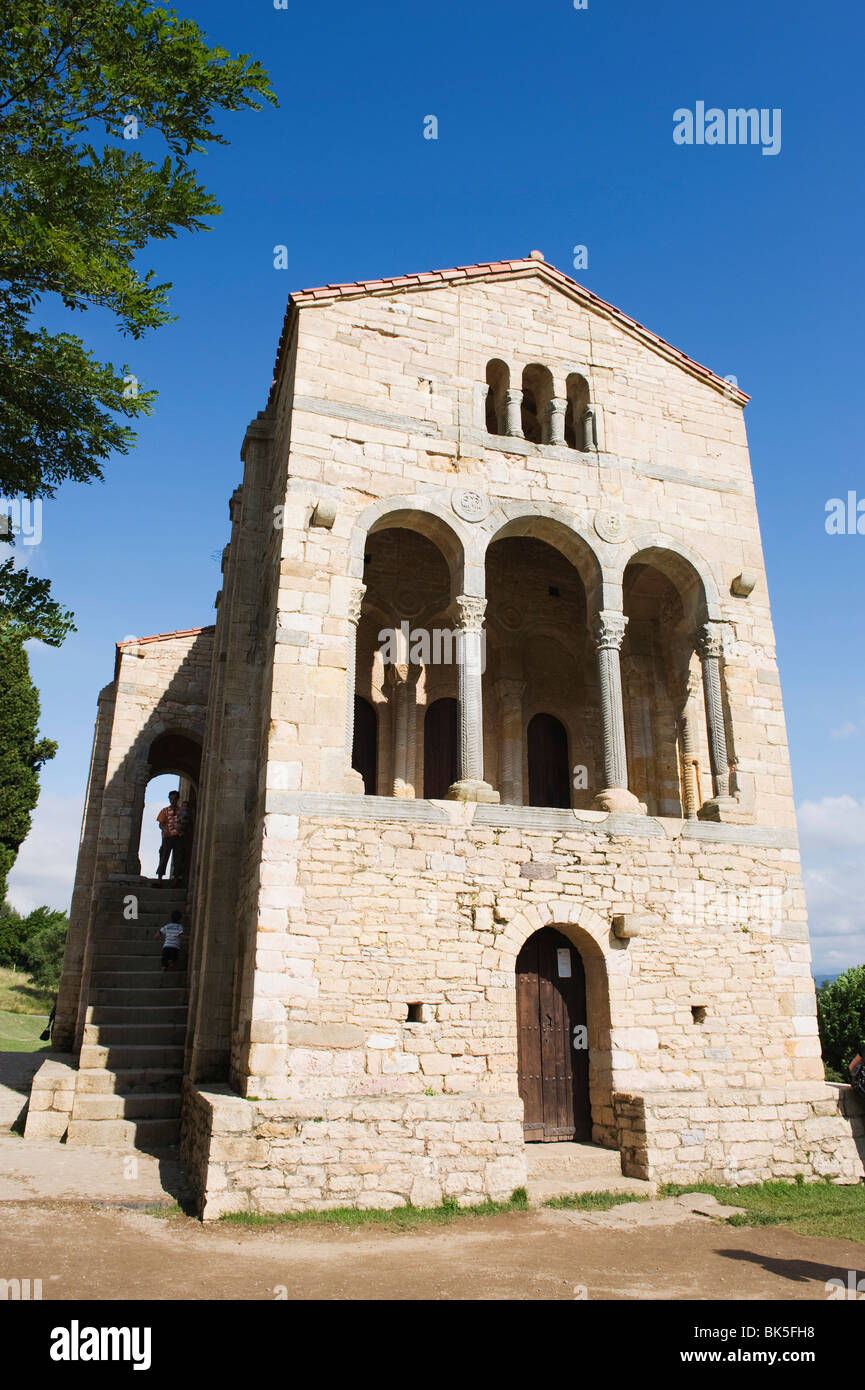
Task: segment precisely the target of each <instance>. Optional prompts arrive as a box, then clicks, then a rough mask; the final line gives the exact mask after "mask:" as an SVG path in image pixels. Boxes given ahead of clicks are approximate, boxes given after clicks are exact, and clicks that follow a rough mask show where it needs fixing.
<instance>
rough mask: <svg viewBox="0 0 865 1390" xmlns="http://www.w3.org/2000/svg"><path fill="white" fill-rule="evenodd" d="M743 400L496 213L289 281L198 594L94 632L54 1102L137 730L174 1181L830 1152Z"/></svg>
mask: <svg viewBox="0 0 865 1390" xmlns="http://www.w3.org/2000/svg"><path fill="white" fill-rule="evenodd" d="M746 401H747V397H746V396H745V395H744V394H743V393H742V392H741V391H740V390H739V389H738V388H737V387H736V386H735V385H734V384H732V383H730V382H727V381H725V380H722V379H721V378H719V377H718V376H716V375H715V374H714V373H712V372H711V371H709V370H707V369H706V368H703V367H701V366H699V365H698V364H697V363H695V362H693V361H691V360H690V359H689V358H687V357H686V356H685V355H684V354H683V353H681V352H679V351H678V350H676V349H675V348H673V347H671V346H670V345H669V344H667V343H665V342H664V341H662V340H661V339H659V338H658V337H656V336H655V335H654V334H652V333H651V332H649V331H648V330H647V329H645V328H643V327H642V326H641V325H640V324H638V323H636V322H634V321H633V320H632V319H630V318H628V317H627V316H626V315H624V314H623V313H621V312H620V311H618V310H617V309H615V308H613V307H612V306H610V305H608V304H606V303H604V302H602V301H601V300H599V299H597V298H596V297H595V296H594V295H592V294H590V293H589V292H588V291H586V290H585V289H582V288H581V287H580V286H578V285H577V284H575V283H574V282H573V281H572V280H570V279H569V278H568V277H567V276H565V275H563V274H562V273H561V272H559V271H557V270H555V269H554V268H553V267H551V266H550V265H548V264H547V263H546V262H545V261H544V260H543V258H542V257H540V256H539V255H538V253H534V252H533V253H532V254H531V256H529V257H527V258H526V259H524V260H519V261H513V262H503V263H496V264H490V265H480V266H472V267H467V268H462V269H458V270H452V271H444V272H437V273H431V274H427V275H416V276H404V277H400V278H397V279H392V280H383V281H374V282H366V283H361V284H352V285H331V286H327V287H324V288H322V289H316V290H311V291H305V292H303V293H300V294H297V295H294V296H292V298H291V299H290V301H289V307H288V311H287V314H286V319H285V325H284V330H283V334H282V339H281V342H280V346H279V353H278V357H277V362H276V369H275V376H274V381H273V386H272V389H271V393H270V398H269V401H268V404H267V407H266V409H265V410H264V411H262V412H261V413H260V414H259V416H258V417H257V418H256V419H255V420H254V421H253V422H252V423H251V425H250V426H249V428H248V430H247V434H246V438H245V441H244V445H243V451H242V458H243V461H244V473H243V481H242V484H241V486H240V487H239V488H238V490H237V491H236V492H235V494H234V496H233V498H232V499H231V504H230V513H231V537H230V542H229V544H228V546H227V547H226V551H225V554H224V557H223V571H224V584H223V588H222V590H221V593H220V595H219V596H218V599H217V619H216V624H215V627H214V628H213V629H203V630H200V631H196V632H190V633H181V634H169V635H168V636H166V637H163V638H159V639H147V640H146V641H142V642H140V643H134V644H121V646H120V647H119V649H118V666H117V671H116V675H115V681H114V683H113V684H112V685H111V686H109V687H107V688H106V690H105V691H104V692H103V694H102V697H101V700H100V716H99V721H98V723H97V730H96V739H95V745H94V757H93V766H92V770H91V780H90V789H89V793H88V804H87V812H86V816H85V822H84V831H83V838H82V847H81V855H80V858H79V869H78V879H77V883H76V890H75V902H74V906H73V922H72V930H71V934H70V945H69V950H68V955H67V965H66V971H65V974H64V982H63V988H62V991H61V1005H60V1010H59V1013H58V1042H59V1044H60V1045H61V1046H63V1047H64V1048H65V1049H67V1051H69V1052H71V1053H72V1054H73V1056H75V1055H78V1060H79V1065H78V1068H77V1077H78V1078H79V1079H78V1080H75V1081H70V1080H69V1078H68V1077H67V1079H66V1081H65V1082H64V1083H63V1086H60V1084H59V1083H57V1082H56V1080H55V1082H52V1083H51V1084H52V1085H54V1090H53V1091H52V1092H51V1094H52V1096H57V1097H60V1098H59V1099H57V1100H55V1101H53V1102H51V1104H53V1106H54V1108H55V1109H56V1111H57V1112H58V1113H60V1114H62V1112H63V1111H64V1106H67V1100H68V1095H69V1093H70V1090H72V1091H75V1090H80V1087H81V1085H82V1081H81V1079H80V1078H81V1077H82V1075H83V1074H84V1073H86V1072H88V1071H89V1070H91V1069H92V1067H93V1064H94V1063H95V1062H99V1063H100V1065H101V1066H103V1067H105V1066H110V1064H111V1048H110V1043H109V1045H108V1047H107V1050H106V1051H104V1052H103V1053H102V1054H100V1055H99V1056H97V1057H94V1056H90V1055H89V1054H86V1053H84V1052H80V1049H82V1048H85V1049H86V1048H87V1046H88V1039H90V1040H95V1042H96V1043H97V1044H98V1042H99V1034H98V1024H97V1025H94V1024H93V1019H94V1017H95V1015H94V1014H93V1013H92V1008H93V995H92V989H91V985H90V981H89V964H88V961H89V956H88V952H89V951H90V952H92V944H91V943H92V940H93V938H94V923H95V922H96V921H97V918H98V915H99V912H100V911H102V912H103V915H104V913H105V912H106V911H107V912H108V913H109V915H110V913H111V912H112V911H114V912H116V911H118V910H119V899H118V894H121V893H122V894H124V895H126V894H128V893H133V894H134V893H135V891H136V885H137V884H140V882H141V880H140V879H139V878H137V875H138V873H139V866H138V864H137V862H136V860H135V844H136V826H137V821H136V817H137V816H139V815H140V809H138V810H137V809H136V808H140V804H141V798H142V796H143V786H144V784H145V783H146V780H147V777H148V776H151V775H154V769H157V770H162V769H164V768H168V769H169V770H172V771H173V770H179V771H181V772H183V773H184V774H185V775H187V776H189V777H190V778H191V779H192V780H193V782H194V784H195V786H196V788H197V791H198V807H199V812H198V827H197V847H196V851H195V856H194V863H193V874H192V879H191V883H190V890H189V899H188V907H189V913H190V920H191V928H192V929H191V945H190V954H189V966H188V981H189V1003H188V1021H187V1023H186V1026H185V1028H184V1030H183V1044H182V1046H183V1055H182V1068H181V1071H182V1087H183V1101H182V1141H181V1142H182V1149H183V1154H184V1157H185V1159H186V1162H187V1165H188V1168H189V1170H190V1172H191V1174H192V1175H193V1179H194V1181H195V1184H196V1187H197V1190H198V1192H199V1195H200V1201H201V1210H202V1213H203V1215H204V1216H205V1217H213V1216H217V1215H219V1214H221V1213H222V1212H225V1211H236V1210H240V1209H249V1210H259V1211H281V1210H299V1209H302V1208H305V1207H326V1206H335V1205H345V1204H349V1205H358V1206H389V1205H396V1204H399V1203H403V1202H407V1201H411V1202H413V1203H416V1204H424V1205H426V1204H430V1203H435V1202H437V1201H440V1200H441V1199H442V1197H454V1198H456V1199H457V1200H458V1201H459V1202H460V1203H468V1202H473V1201H477V1200H481V1199H483V1198H485V1197H490V1198H494V1199H502V1198H506V1197H508V1196H510V1194H511V1192H512V1191H513V1190H514V1189H515V1188H517V1187H519V1186H521V1185H522V1184H523V1182H524V1181H525V1139H526V1137H528V1138H547V1139H549V1138H564V1139H567V1138H568V1137H575V1136H579V1134H582V1135H583V1136H585V1137H588V1136H590V1137H591V1139H592V1140H593V1141H594V1142H595V1143H596V1144H599V1145H603V1146H605V1147H607V1148H611V1149H616V1150H618V1151H619V1152H620V1153H621V1156H622V1169H623V1172H624V1173H626V1174H629V1175H633V1176H642V1177H652V1178H660V1179H670V1180H689V1181H690V1180H694V1179H707V1178H714V1179H722V1180H731V1179H734V1178H735V1179H738V1180H742V1179H747V1178H762V1177H766V1176H769V1175H777V1176H793V1175H795V1174H796V1173H799V1172H802V1173H804V1174H806V1175H808V1176H813V1175H829V1176H832V1177H835V1178H836V1179H838V1180H841V1181H855V1180H857V1179H859V1178H861V1176H862V1159H861V1157H860V1155H859V1153H857V1136H858V1139H859V1143H860V1145H861V1130H862V1120H861V1116H860V1115H858V1114H853V1115H851V1114H844V1113H842V1110H841V1109H840V1108H839V1107H840V1106H841V1105H843V1106H845V1107H846V1108H847V1110H848V1111H849V1110H850V1108H851V1106H852V1105H853V1102H852V1101H851V1100H850V1097H849V1093H843V1095H841V1093H839V1091H838V1088H832V1087H829V1086H827V1085H826V1084H825V1083H824V1081H823V1068H822V1063H821V1058H820V1046H819V1040H818V1035H817V1024H816V1015H815V997H814V986H813V983H812V978H811V972H810V950H809V944H808V931H807V922H806V910H805V899H804V895H803V891H802V885H801V877H800V866H799V856H798V849H797V838H796V823H795V815H794V807H793V796H792V787H791V779H790V767H789V758H788V751H787V742H786V733H785V726H784V714H783V708H782V701H781V690H780V685H779V679H778V670H777V666H776V662H775V648H774V637H773V631H772V623H771V616H770V607H769V597H768V592H767V585H766V576H765V571H764V565H763V556H762V548H761V542H760V534H759V527H758V519H757V511H756V505H755V499H754V491H753V485H752V478H751V470H750V463H749V457H748V446H747V441H746V434H745V425H744V418H743V407H744V405H745V403H746ZM160 739H161V740H162V742H161V743H160V741H159V740H160ZM172 739H173V740H174V742H171V740H172ZM166 740H167V742H166ZM184 740H187V744H184V742H183V741H184ZM154 749H155V752H154ZM184 749H185V751H184ZM196 759H200V764H199V762H197V761H196ZM100 904H101V906H100ZM106 904H107V906H106ZM532 952H534V953H535V954H534V955H532ZM545 952H546V954H544V953H545ZM550 952H552V954H550ZM542 960H543V961H547V962H549V961H552V962H553V964H552V965H549V964H538V962H540V961H542ZM532 962H534V963H532ZM521 990H522V991H523V993H522V994H521V993H520V991H521ZM533 991H534V992H533ZM545 991H546V993H545ZM523 999H525V1000H528V1001H529V1002H528V1003H527V1004H526V1003H524V1002H520V1001H521V1000H523ZM545 1000H546V1003H545ZM103 1002H104V1000H103ZM583 1025H584V1026H583ZM88 1026H90V1027H91V1028H93V1027H95V1028H96V1032H95V1034H93V1035H91V1034H88V1031H87V1030H88ZM562 1028H564V1030H565V1031H564V1033H563V1034H562ZM581 1029H582V1033H581V1031H580V1030H581ZM563 1039H564V1041H563ZM86 1063H89V1065H86ZM533 1067H534V1070H533ZM538 1067H539V1068H540V1070H538ZM541 1074H543V1075H542V1079H541V1081H540V1082H539V1081H538V1076H539V1075H541ZM563 1077H564V1082H563V1080H562V1078H563ZM544 1078H546V1079H544ZM45 1084H46V1085H47V1084H48V1082H47V1081H46V1083H45ZM94 1084H95V1083H94ZM557 1085H558V1086H559V1091H558V1092H556V1086H557ZM562 1085H564V1091H563V1090H562ZM539 1086H540V1090H539V1089H538V1087H539ZM64 1088H65V1089H64ZM544 1088H546V1089H544ZM554 1092H555V1094H554ZM565 1092H566V1094H565ZM35 1094H36V1092H34V1095H35ZM839 1095H840V1096H841V1098H840V1099H839ZM64 1096H65V1097H67V1099H64V1098H63V1097H64ZM551 1096H552V1097H553V1098H552V1100H551V1099H550V1097H551ZM41 1103H42V1104H43V1106H45V1101H44V1099H43V1101H42V1102H41ZM45 1108H46V1109H50V1108H51V1105H50V1104H49V1105H47V1106H45ZM530 1111H532V1112H533V1116H534V1118H533V1119H532V1118H531V1117H530V1114H529V1112H530ZM554 1111H555V1112H556V1113H553V1112H554ZM535 1112H536V1113H535ZM36 1113H38V1112H34V1114H36ZM34 1123H36V1122H34ZM61 1123H62V1120H61V1119H57V1120H55V1121H54V1126H55V1130H59V1128H60V1125H61ZM532 1126H534V1127H532ZM571 1130H573V1133H571ZM34 1132H36V1130H35V1129H34Z"/></svg>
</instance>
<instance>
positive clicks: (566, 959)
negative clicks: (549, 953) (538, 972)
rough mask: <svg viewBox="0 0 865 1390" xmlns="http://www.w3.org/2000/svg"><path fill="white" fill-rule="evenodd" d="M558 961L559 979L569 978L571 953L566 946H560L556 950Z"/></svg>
mask: <svg viewBox="0 0 865 1390" xmlns="http://www.w3.org/2000/svg"><path fill="white" fill-rule="evenodd" d="M556 955H557V957H558V961H559V979H560V980H569V979H570V978H571V953H570V950H569V949H568V947H567V946H560V947H559V949H558V950H557V951H556Z"/></svg>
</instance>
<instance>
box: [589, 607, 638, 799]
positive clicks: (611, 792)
mask: <svg viewBox="0 0 865 1390" xmlns="http://www.w3.org/2000/svg"><path fill="white" fill-rule="evenodd" d="M627 622H628V620H627V618H626V617H625V616H624V614H623V613H614V612H611V611H609V610H605V611H603V612H601V613H599V614H598V616H597V619H596V621H595V634H594V635H595V642H596V644H597V648H598V679H599V681H600V687H601V729H602V733H603V740H604V781H605V783H606V785H605V786H604V788H603V790H602V791H599V792H598V794H597V796H596V797H595V802H594V804H595V809H596V810H599V811H621V812H627V813H629V814H632V815H633V814H635V813H639V811H640V809H641V807H640V803H639V801H638V800H637V798H636V797H635V796H634V795H633V793H632V792H629V791H628V763H627V757H626V753H625V715H624V709H623V706H622V672H621V666H620V659H619V652H620V650H621V646H622V638H623V637H624V635H625V627H626V625H627Z"/></svg>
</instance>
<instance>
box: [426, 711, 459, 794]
mask: <svg viewBox="0 0 865 1390" xmlns="http://www.w3.org/2000/svg"><path fill="white" fill-rule="evenodd" d="M456 780H457V702H456V700H450V699H443V700H434V701H433V703H432V704H431V705H430V707H429V709H428V710H427V712H426V718H425V719H424V723H423V794H424V796H425V797H428V798H429V797H437V798H441V799H443V798H444V797H446V796H447V794H448V788H449V787H451V786H452V785H453V783H454V782H455V781H456Z"/></svg>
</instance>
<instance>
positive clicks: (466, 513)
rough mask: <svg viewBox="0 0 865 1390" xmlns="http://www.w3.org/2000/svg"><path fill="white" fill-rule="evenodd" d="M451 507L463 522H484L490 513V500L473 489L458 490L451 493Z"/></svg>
mask: <svg viewBox="0 0 865 1390" xmlns="http://www.w3.org/2000/svg"><path fill="white" fill-rule="evenodd" d="M451 506H452V507H453V509H454V511H455V512H456V514H457V516H459V517H462V519H463V521H484V520H485V519H486V518H487V517H488V516H489V513H490V499H489V498H488V497H485V496H484V494H483V493H482V492H474V491H473V490H472V489H471V488H456V489H455V490H454V491H453V492H452V493H451Z"/></svg>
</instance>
